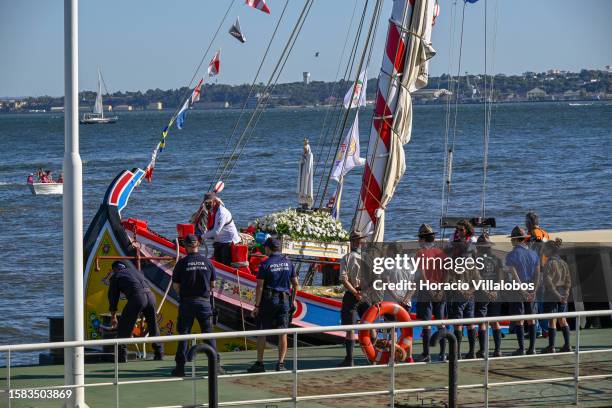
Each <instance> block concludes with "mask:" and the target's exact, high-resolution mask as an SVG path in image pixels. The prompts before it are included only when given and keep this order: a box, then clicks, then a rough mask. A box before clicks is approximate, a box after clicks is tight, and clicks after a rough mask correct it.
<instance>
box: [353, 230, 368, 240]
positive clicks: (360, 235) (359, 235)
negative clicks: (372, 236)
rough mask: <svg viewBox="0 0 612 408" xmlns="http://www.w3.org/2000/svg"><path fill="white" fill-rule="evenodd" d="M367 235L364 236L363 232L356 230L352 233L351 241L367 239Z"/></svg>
mask: <svg viewBox="0 0 612 408" xmlns="http://www.w3.org/2000/svg"><path fill="white" fill-rule="evenodd" d="M366 236H367V235H366V234H364V233H363V232H362V231H361V230H359V229H356V230H353V231H351V234H350V235H349V239H350V240H351V241H352V240H354V239H361V238H365V237H366Z"/></svg>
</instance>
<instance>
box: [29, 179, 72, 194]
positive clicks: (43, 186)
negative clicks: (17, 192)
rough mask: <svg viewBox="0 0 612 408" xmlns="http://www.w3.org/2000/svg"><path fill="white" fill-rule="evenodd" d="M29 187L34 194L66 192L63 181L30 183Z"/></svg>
mask: <svg viewBox="0 0 612 408" xmlns="http://www.w3.org/2000/svg"><path fill="white" fill-rule="evenodd" d="M28 187H30V191H31V192H32V194H34V195H51V194H59V195H62V194H64V184H63V183H56V182H52V183H28Z"/></svg>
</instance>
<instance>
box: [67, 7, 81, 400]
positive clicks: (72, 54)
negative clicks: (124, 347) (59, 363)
mask: <svg viewBox="0 0 612 408" xmlns="http://www.w3.org/2000/svg"><path fill="white" fill-rule="evenodd" d="M78 13H79V8H78V0H64V197H63V199H64V201H63V217H64V340H66V341H83V337H84V330H83V190H82V183H83V181H82V178H83V173H82V163H81V156H80V155H79V88H78V87H79V42H78V36H79V30H78ZM84 380H85V366H84V348H83V347H75V348H67V349H64V382H65V384H66V385H75V386H77V387H76V388H73V390H72V391H73V392H72V396H71V398H70V399H69V400H67V402H66V406H67V407H70V408H73V407H75V408H82V407H87V404H85V389H84V388H82V387H79V386H80V385H83V384H84Z"/></svg>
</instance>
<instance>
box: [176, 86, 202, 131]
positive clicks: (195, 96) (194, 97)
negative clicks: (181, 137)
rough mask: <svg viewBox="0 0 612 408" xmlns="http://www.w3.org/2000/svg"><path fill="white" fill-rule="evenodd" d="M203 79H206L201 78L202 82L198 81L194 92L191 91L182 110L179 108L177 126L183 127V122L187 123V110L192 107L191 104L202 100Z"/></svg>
mask: <svg viewBox="0 0 612 408" xmlns="http://www.w3.org/2000/svg"><path fill="white" fill-rule="evenodd" d="M203 80H204V79H203V78H202V79H200V82H198V84H197V85H196V87H195V88H194V90H193V92H192V93H191V96H190V97H189V98H188V99H187V100H186V101H185V103H184V104H183V106H181V110H179V112H178V114H177V115H176V127H177V128H179V129H182V128H183V123H185V117H186V116H187V110H188V109H189V108H191V106H192V105H193V104H194V103H196V102H197V101H199V100H200V92H201V87H202V81H203Z"/></svg>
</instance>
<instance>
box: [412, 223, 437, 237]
mask: <svg viewBox="0 0 612 408" xmlns="http://www.w3.org/2000/svg"><path fill="white" fill-rule="evenodd" d="M428 235H436V233H435V231H434V230H433V228H432V227H431V225H429V224H421V226H420V227H419V233H418V235H417V236H419V237H426V236H428Z"/></svg>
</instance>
